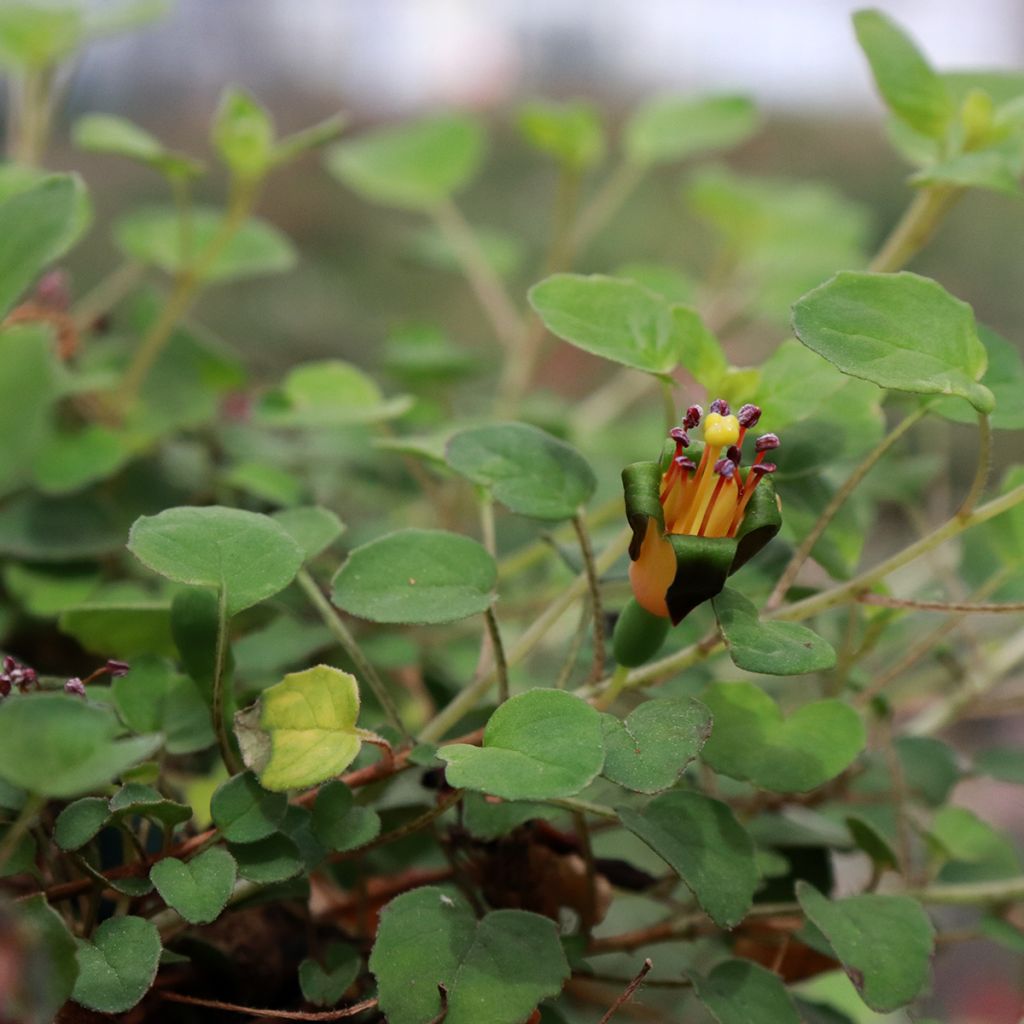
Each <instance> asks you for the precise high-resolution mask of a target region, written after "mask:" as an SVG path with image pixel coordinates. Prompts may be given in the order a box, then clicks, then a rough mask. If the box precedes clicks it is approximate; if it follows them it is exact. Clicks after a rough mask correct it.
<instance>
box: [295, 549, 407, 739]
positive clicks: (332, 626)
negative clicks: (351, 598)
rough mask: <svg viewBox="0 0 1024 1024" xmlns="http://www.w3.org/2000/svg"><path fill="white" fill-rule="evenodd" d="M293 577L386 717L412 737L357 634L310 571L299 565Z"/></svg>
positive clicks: (398, 728)
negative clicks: (297, 571) (350, 630)
mask: <svg viewBox="0 0 1024 1024" xmlns="http://www.w3.org/2000/svg"><path fill="white" fill-rule="evenodd" d="M295 578H296V580H297V582H298V584H299V586H300V587H301V588H302V591H303V593H304V594H305V595H306V597H308V598H309V602H310V604H312V605H313V607H314V608H315V609H316V610H317V612H318V613H319V615H320V618H321V619H322V620H323V623H324V625H325V626H326V627H327V628H328V629H329V630H330V631H331V634H332V635H333V636H334V639H335V640H337V641H338V644H339V645H340V646H341V648H342V650H343V651H344V652H345V653H346V654H347V655H348V656H349V657H350V658H351V659H352V663H353V664H354V665H355V667H356V671H357V672H358V673H359V674H360V675H361V676H362V677H363V678H364V679H365V680H366V682H367V684H368V685H369V687H370V689H371V690H372V691H373V695H374V696H375V697H376V698H377V703H378V704H380V706H381V710H382V711H383V712H384V715H385V716H386V718H387V720H388V721H389V722H390V723H391V724H392V725H393V726H394V727H395V728H396V729H397V730H398V732H399V733H400V734H401V735H402V736H403V737H404V738H405V739H407V740H409V741H412V736H411V735H410V734H409V730H408V729H406V727H405V725H404V724H403V722H402V716H401V715H400V714H399V713H398V707H397V706H396V704H395V702H394V700H392V698H391V694H390V693H389V692H388V688H387V687H386V686H385V685H384V680H383V679H381V677H380V676H379V675H378V674H377V670H376V669H375V668H374V667H373V665H372V664H370V660H369V659H368V658H367V657H366V655H365V654H364V653H363V650H362V648H361V647H360V646H359V644H358V643H357V642H356V638H355V637H354V636H353V635H352V634H351V633H350V632H349V629H348V626H346V625H345V623H344V622H343V621H342V619H341V616H340V615H339V614H338V613H337V611H335V609H334V606H333V605H332V604H331V602H330V601H328V600H327V598H326V597H324V595H323V592H322V591H321V590H320V588H319V587H318V586H317V584H316V580H314V579H313V577H312V576H310V574H309V571H308V570H306V569H300V570H299V573H298V575H297V576H296V577H295Z"/></svg>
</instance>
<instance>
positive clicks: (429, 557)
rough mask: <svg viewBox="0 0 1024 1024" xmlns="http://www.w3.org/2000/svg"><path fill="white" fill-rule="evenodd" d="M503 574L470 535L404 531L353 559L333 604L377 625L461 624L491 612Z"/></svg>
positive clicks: (344, 570) (336, 587) (336, 586)
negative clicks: (499, 574)
mask: <svg viewBox="0 0 1024 1024" xmlns="http://www.w3.org/2000/svg"><path fill="white" fill-rule="evenodd" d="M497 576H498V570H497V566H496V565H495V564H494V559H493V558H492V557H491V556H490V555H489V554H488V553H487V551H486V550H484V548H483V547H482V546H481V545H480V544H478V543H477V542H476V541H475V540H471V539H470V538H469V537H462V536H460V535H459V534H456V533H448V532H446V531H444V530H399V531H397V532H396V533H389V534H386V535H385V536H383V537H379V538H378V539H377V540H373V541H370V543H369V544H364V545H363V546H362V547H359V548H356V549H355V550H354V551H353V552H352V554H350V555H349V556H348V560H347V561H346V562H345V564H344V565H343V566H342V567H341V568H340V569H339V570H338V573H337V575H336V576H335V577H334V593H333V601H334V603H335V604H336V605H337V606H338V607H339V608H341V609H342V610H343V611H346V612H348V613H349V614H350V615H358V616H359V617H360V618H362V619H369V620H370V621H371V622H393V623H424V624H433V623H440V622H455V621H457V620H458V619H465V618H467V617H468V616H470V615H477V614H479V613H480V612H484V611H486V610H487V609H488V608H490V606H491V602H492V601H493V600H494V594H493V590H494V585H495V583H496V582H497Z"/></svg>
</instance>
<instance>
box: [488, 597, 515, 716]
mask: <svg viewBox="0 0 1024 1024" xmlns="http://www.w3.org/2000/svg"><path fill="white" fill-rule="evenodd" d="M484 622H486V623H487V635H488V636H489V637H490V638H491V650H492V651H493V652H494V674H495V676H496V677H497V680H498V703H499V704H504V703H505V701H507V700H508V696H509V694H508V662H507V661H506V660H505V646H504V644H502V642H501V631H500V630H499V629H498V620H497V619H496V618H495V616H494V609H493V608H488V609H487V611H485V612H484Z"/></svg>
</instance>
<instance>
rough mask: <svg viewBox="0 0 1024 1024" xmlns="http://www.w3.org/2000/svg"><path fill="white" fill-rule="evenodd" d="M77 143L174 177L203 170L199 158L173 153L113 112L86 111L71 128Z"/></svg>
mask: <svg viewBox="0 0 1024 1024" xmlns="http://www.w3.org/2000/svg"><path fill="white" fill-rule="evenodd" d="M72 135H73V138H74V142H75V145H76V146H78V147H79V148H80V149H85V150H89V151H90V152H93V153H111V154H113V155H115V156H123V157H126V158H127V159H129V160H137V161H139V162H140V163H143V164H146V165H147V166H149V167H152V168H153V169H154V170H157V171H159V172H160V173H162V174H166V175H167V176H168V177H172V178H191V177H195V176H197V175H199V174H202V172H203V165H202V163H201V162H200V161H198V160H194V159H193V158H192V157H190V156H186V155H185V154H183V153H174V152H172V151H171V150H169V149H167V148H166V147H165V146H164V144H163V143H162V142H161V141H160V140H159V139H158V138H156V136H154V135H151V134H150V133H149V132H147V131H146V130H145V129H144V128H140V127H139V126H138V125H136V124H133V123H132V122H131V121H129V120H127V119H126V118H123V117H116V116H114V115H113V114H86V116H85V117H80V118H79V119H78V120H77V121H76V122H75V126H74V129H73V131H72Z"/></svg>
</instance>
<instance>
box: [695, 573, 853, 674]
mask: <svg viewBox="0 0 1024 1024" xmlns="http://www.w3.org/2000/svg"><path fill="white" fill-rule="evenodd" d="M712 604H713V605H714V608H715V615H716V616H717V618H718V627H719V629H721V631H722V636H723V637H724V638H725V644H726V647H728V649H729V656H730V657H731V658H732V660H733V664H735V665H736V666H737V667H739V668H742V669H746V670H747V671H748V672H762V673H764V674H766V675H772V676H798V675H803V674H804V673H805V672H824V671H825V670H826V669H830V668H832V667H833V666H834V665H835V663H836V652H835V651H834V650H833V649H832V645H831V644H829V643H828V642H827V641H825V640H823V639H822V638H821V637H820V636H818V634H817V633H815V632H813V631H812V630H810V629H808V628H807V627H806V626H801V625H800V624H799V623H796V622H761V621H760V619H759V618H758V616H757V609H756V608H755V607H754V605H753V603H752V602H751V601H748V600H747V598H745V597H744V596H743V595H742V594H741V593H740V592H739V591H738V590H732V589H731V588H729V587H726V588H725V589H724V590H723V591H722V592H721V593H720V594H719V595H718V596H717V597H716V598H714V600H713V601H712Z"/></svg>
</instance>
